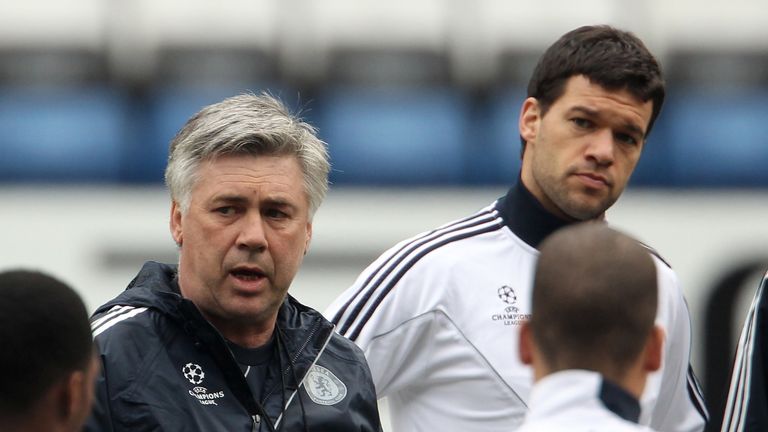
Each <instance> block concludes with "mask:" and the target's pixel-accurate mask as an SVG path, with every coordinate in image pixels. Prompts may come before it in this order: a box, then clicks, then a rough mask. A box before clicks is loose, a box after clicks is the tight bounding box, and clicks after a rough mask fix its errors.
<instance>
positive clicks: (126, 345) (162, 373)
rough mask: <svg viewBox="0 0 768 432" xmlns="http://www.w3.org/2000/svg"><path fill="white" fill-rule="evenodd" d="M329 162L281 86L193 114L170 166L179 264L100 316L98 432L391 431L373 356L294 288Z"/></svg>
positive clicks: (138, 285)
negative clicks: (276, 91) (275, 92)
mask: <svg viewBox="0 0 768 432" xmlns="http://www.w3.org/2000/svg"><path fill="white" fill-rule="evenodd" d="M328 171H329V163H328V156H327V151H326V148H325V145H324V143H323V142H322V141H320V140H319V139H318V138H317V137H316V136H315V131H314V129H313V128H312V127H311V126H310V125H308V124H306V123H304V122H302V121H301V120H299V119H297V118H295V117H294V116H292V115H291V114H290V113H289V112H288V111H287V109H286V108H285V107H284V106H283V105H282V103H280V102H279V101H278V100H276V99H274V98H272V97H270V96H267V95H260V96H255V95H241V96H236V97H233V98H230V99H227V100H225V101H223V102H220V103H218V104H214V105H211V106H208V107H206V108H204V109H203V110H201V111H200V112H199V113H197V114H196V115H195V116H193V117H192V118H191V119H190V120H189V121H188V122H187V123H186V125H185V126H184V127H183V128H182V130H181V131H180V132H179V133H178V135H177V136H176V137H175V138H174V139H173V141H172V143H171V147H170V157H169V161H168V166H167V168H166V173H165V178H166V183H167V185H168V188H169V189H170V193H171V198H172V203H171V220H170V228H171V234H172V236H173V239H174V240H175V242H176V244H177V245H178V247H179V255H180V257H179V264H178V266H175V265H164V264H159V263H152V262H150V263H147V264H145V266H144V268H143V269H142V270H141V271H140V272H139V274H138V276H137V277H136V278H135V279H134V280H133V281H132V282H131V284H130V285H129V287H128V289H127V290H126V291H125V292H123V293H122V294H121V295H119V296H118V297H117V298H116V299H114V300H113V301H111V302H109V303H107V304H106V305H104V306H102V307H100V308H99V309H98V310H97V311H96V313H95V314H94V316H93V318H92V328H93V331H94V336H95V337H96V342H97V345H98V347H99V351H100V354H101V360H102V364H103V372H102V374H101V376H100V379H99V381H98V386H97V397H96V405H95V408H94V413H93V416H92V417H91V419H90V420H89V422H88V424H87V429H88V430H94V431H96V430H99V431H101V430H114V431H123V430H125V431H150V430H151V431H154V430H163V431H190V430H201V431H203V430H204V431H214V430H215V431H224V430H226V431H276V430H285V431H309V430H314V431H331V430H332V431H352V430H354V431H375V430H380V424H379V416H378V411H377V407H376V395H375V390H374V387H373V383H372V380H371V376H370V371H369V369H368V366H367V364H366V362H365V358H364V357H363V354H362V352H361V351H360V350H359V349H358V348H356V347H355V346H354V345H353V344H352V343H351V342H349V341H347V340H346V339H344V338H342V337H340V336H338V335H337V334H335V333H334V332H333V326H332V325H331V324H330V323H329V322H327V321H326V320H325V319H324V318H323V317H322V316H321V315H320V314H319V313H318V312H316V311H314V310H312V309H310V308H308V307H306V306H303V305H301V304H300V303H298V302H297V301H296V300H295V299H293V298H292V297H291V296H289V295H288V294H287V291H288V288H289V286H290V284H291V281H292V280H293V277H294V276H295V274H296V272H297V271H298V269H299V266H300V265H301V262H302V259H303V257H304V255H305V254H306V252H307V249H308V247H309V241H310V238H311V235H312V217H313V215H314V213H315V211H316V210H317V208H318V207H319V205H320V203H321V201H322V199H323V197H324V196H325V193H326V191H327V188H328V181H327V178H328Z"/></svg>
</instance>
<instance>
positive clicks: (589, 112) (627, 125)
mask: <svg viewBox="0 0 768 432" xmlns="http://www.w3.org/2000/svg"><path fill="white" fill-rule="evenodd" d="M574 111H575V112H581V113H583V114H584V115H586V116H588V117H600V112H599V111H597V110H593V109H591V108H587V107H585V106H583V105H576V106H574V107H571V108H570V109H569V110H568V112H574ZM624 129H627V130H628V131H630V132H633V133H636V134H638V135H640V137H641V138H645V131H644V130H643V128H641V127H640V126H638V125H637V124H635V123H634V122H631V121H627V122H624Z"/></svg>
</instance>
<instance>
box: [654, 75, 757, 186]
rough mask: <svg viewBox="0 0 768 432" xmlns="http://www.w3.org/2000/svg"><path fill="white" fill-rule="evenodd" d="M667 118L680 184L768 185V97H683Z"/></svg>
mask: <svg viewBox="0 0 768 432" xmlns="http://www.w3.org/2000/svg"><path fill="white" fill-rule="evenodd" d="M662 115H663V116H666V117H667V121H668V127H669V131H668V132H669V133H668V142H667V143H666V145H665V147H667V148H669V157H670V158H671V160H672V161H673V163H674V166H675V173H676V176H677V179H676V183H677V184H678V185H680V186H685V187H699V186H700V187H712V186H728V187H765V186H768V169H766V167H768V134H766V121H767V120H768V92H766V91H765V90H752V91H748V90H745V91H734V90H732V89H731V90H727V91H725V90H723V91H704V92H702V91H701V90H699V91H698V92H695V93H694V92H689V93H682V94H677V95H673V96H672V97H670V103H669V104H668V106H667V107H665V109H664V112H663V113H662Z"/></svg>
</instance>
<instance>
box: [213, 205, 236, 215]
mask: <svg viewBox="0 0 768 432" xmlns="http://www.w3.org/2000/svg"><path fill="white" fill-rule="evenodd" d="M215 211H216V213H219V214H221V215H224V216H231V215H233V214H235V208H234V207H219V208H217V209H216V210H215Z"/></svg>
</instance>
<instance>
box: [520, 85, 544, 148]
mask: <svg viewBox="0 0 768 432" xmlns="http://www.w3.org/2000/svg"><path fill="white" fill-rule="evenodd" d="M540 124H541V107H540V106H539V101H538V100H536V98H533V97H529V98H527V99H526V100H525V101H523V106H522V108H521V109H520V119H519V122H518V127H519V130H520V136H521V137H523V139H524V140H525V141H526V143H528V144H530V143H531V142H535V141H536V136H537V135H538V134H539V125H540ZM526 146H527V144H526Z"/></svg>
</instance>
